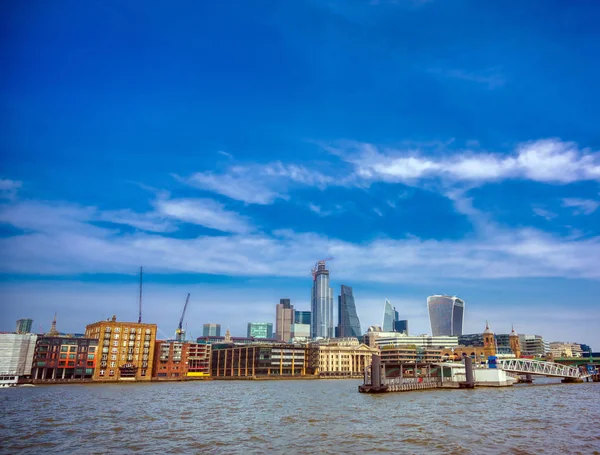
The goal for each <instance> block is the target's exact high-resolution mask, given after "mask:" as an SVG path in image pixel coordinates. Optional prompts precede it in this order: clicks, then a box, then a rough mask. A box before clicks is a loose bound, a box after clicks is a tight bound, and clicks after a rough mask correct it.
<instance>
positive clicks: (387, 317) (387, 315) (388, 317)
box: [382, 299, 396, 332]
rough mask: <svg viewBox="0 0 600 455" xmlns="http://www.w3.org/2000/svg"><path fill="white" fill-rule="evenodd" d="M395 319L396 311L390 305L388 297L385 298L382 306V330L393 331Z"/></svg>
mask: <svg viewBox="0 0 600 455" xmlns="http://www.w3.org/2000/svg"><path fill="white" fill-rule="evenodd" d="M395 320H396V311H395V310H394V307H393V306H392V304H391V302H390V301H389V300H388V299H385V304H384V307H383V327H382V328H383V331H384V332H393V331H394V321H395Z"/></svg>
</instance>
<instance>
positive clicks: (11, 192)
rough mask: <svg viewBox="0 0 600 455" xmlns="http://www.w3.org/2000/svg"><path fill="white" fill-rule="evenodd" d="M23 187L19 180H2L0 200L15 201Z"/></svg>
mask: <svg viewBox="0 0 600 455" xmlns="http://www.w3.org/2000/svg"><path fill="white" fill-rule="evenodd" d="M22 186H23V182H20V181H18V180H9V179H0V199H14V198H15V197H16V195H17V193H18V192H19V190H20V189H21V187H22Z"/></svg>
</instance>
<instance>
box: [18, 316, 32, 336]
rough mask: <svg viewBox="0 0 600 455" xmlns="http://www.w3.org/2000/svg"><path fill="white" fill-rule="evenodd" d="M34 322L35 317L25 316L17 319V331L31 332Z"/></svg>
mask: <svg viewBox="0 0 600 455" xmlns="http://www.w3.org/2000/svg"><path fill="white" fill-rule="evenodd" d="M32 324H33V319H29V318H25V319H19V320H18V321H17V330H16V332H17V333H31V325H32Z"/></svg>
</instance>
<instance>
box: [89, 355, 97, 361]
mask: <svg viewBox="0 0 600 455" xmlns="http://www.w3.org/2000/svg"><path fill="white" fill-rule="evenodd" d="M94 357H96V356H95V355H94V354H88V360H94Z"/></svg>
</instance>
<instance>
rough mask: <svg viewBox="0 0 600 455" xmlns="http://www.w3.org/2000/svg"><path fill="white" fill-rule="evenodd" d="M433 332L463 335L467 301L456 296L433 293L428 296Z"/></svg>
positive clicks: (437, 334) (439, 334) (445, 334)
mask: <svg viewBox="0 0 600 455" xmlns="http://www.w3.org/2000/svg"><path fill="white" fill-rule="evenodd" d="M427 309H428V310H429V322H430V323H431V334H432V335H433V336H434V337H437V336H461V335H462V327H463V320H464V316H465V302H464V301H462V300H461V299H459V298H458V297H455V296H449V295H432V296H430V297H427Z"/></svg>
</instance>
